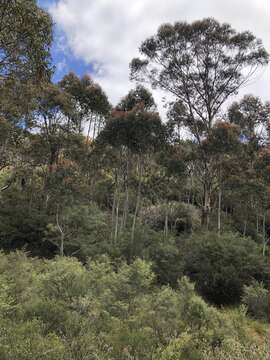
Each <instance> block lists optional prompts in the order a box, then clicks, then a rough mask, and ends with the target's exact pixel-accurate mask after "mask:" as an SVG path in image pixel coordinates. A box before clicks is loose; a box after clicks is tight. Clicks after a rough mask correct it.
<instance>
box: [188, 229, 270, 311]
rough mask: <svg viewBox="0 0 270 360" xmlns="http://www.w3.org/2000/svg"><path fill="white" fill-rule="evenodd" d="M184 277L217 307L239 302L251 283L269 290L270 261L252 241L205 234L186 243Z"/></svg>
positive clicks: (231, 234) (224, 235)
mask: <svg viewBox="0 0 270 360" xmlns="http://www.w3.org/2000/svg"><path fill="white" fill-rule="evenodd" d="M183 260H184V273H185V274H187V275H188V276H189V277H190V278H191V279H192V280H193V281H195V282H196V286H197V289H198V291H199V292H200V293H201V294H202V295H203V296H205V297H206V298H207V299H208V300H209V301H211V302H214V303H216V304H234V303H238V302H239V301H240V298H241V296H242V294H243V286H244V285H249V284H250V283H251V282H252V279H256V280H258V281H264V282H265V284H267V285H268V286H269V280H270V277H269V276H270V272H269V270H270V269H269V261H268V259H267V258H264V257H262V255H261V247H260V246H258V245H257V244H256V243H255V242H254V241H253V240H251V239H248V238H244V237H241V236H239V235H237V234H233V233H225V234H222V235H221V236H218V234H216V233H202V234H196V235H194V236H192V237H191V238H190V239H188V240H187V241H185V244H184V249H183Z"/></svg>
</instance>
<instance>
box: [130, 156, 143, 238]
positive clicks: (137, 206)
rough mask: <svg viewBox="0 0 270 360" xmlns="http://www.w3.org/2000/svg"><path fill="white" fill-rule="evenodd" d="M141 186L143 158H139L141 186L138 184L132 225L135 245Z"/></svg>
mask: <svg viewBox="0 0 270 360" xmlns="http://www.w3.org/2000/svg"><path fill="white" fill-rule="evenodd" d="M141 186H142V159H141V156H140V157H139V184H138V191H137V200H136V207H135V212H134V216H133V224H132V230H131V242H132V244H133V243H134V236H135V228H136V221H137V216H138V212H139V208H140V202H141Z"/></svg>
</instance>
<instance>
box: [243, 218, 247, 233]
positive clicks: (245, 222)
mask: <svg viewBox="0 0 270 360" xmlns="http://www.w3.org/2000/svg"><path fill="white" fill-rule="evenodd" d="M246 233H247V220H245V221H244V231H243V236H244V237H245V236H246Z"/></svg>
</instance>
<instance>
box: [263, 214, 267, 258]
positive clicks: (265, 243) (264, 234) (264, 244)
mask: <svg viewBox="0 0 270 360" xmlns="http://www.w3.org/2000/svg"><path fill="white" fill-rule="evenodd" d="M266 245H267V242H266V231H265V215H263V256H265V252H266Z"/></svg>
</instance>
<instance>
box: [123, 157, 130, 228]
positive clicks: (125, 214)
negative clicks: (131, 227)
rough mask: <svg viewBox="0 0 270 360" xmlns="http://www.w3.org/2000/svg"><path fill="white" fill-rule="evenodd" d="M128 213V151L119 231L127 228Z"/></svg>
mask: <svg viewBox="0 0 270 360" xmlns="http://www.w3.org/2000/svg"><path fill="white" fill-rule="evenodd" d="M128 213H129V151H128V150H127V159H126V176H125V202H124V208H123V217H122V224H121V230H122V229H125V228H126V226H127V218H128Z"/></svg>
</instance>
